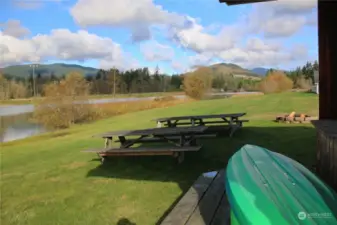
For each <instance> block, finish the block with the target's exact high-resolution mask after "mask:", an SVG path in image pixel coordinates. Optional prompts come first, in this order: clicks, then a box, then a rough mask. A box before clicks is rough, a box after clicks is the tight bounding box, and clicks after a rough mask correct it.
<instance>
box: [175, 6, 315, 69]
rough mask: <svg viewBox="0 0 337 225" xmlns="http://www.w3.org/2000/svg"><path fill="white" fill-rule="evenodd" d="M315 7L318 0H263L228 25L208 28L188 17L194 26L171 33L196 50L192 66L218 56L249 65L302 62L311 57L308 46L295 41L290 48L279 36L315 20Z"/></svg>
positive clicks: (296, 30)
mask: <svg viewBox="0 0 337 225" xmlns="http://www.w3.org/2000/svg"><path fill="white" fill-rule="evenodd" d="M315 7H316V1H312V0H308V1H307V2H305V1H303V2H302V1H287V0H281V1H279V2H271V3H260V4H256V5H254V6H253V7H252V8H251V11H250V12H249V13H248V16H245V17H242V18H239V19H238V20H237V21H236V22H235V23H233V24H230V25H227V26H222V27H219V25H218V24H216V25H214V26H212V25H208V26H207V27H208V28H207V27H204V26H203V25H202V24H201V23H200V22H198V21H197V20H196V19H194V18H190V17H188V19H189V21H190V24H191V26H189V27H188V28H182V29H173V30H171V32H172V33H173V35H172V36H173V37H174V40H175V41H176V42H178V45H179V46H183V47H184V48H186V49H188V50H191V51H193V52H195V53H196V55H195V56H193V57H191V58H190V59H189V63H188V64H189V66H193V65H198V64H199V65H207V64H210V63H212V62H214V60H216V59H221V60H223V61H225V62H232V63H237V64H239V65H242V66H247V67H256V66H274V65H275V66H277V65H279V66H281V65H285V64H291V63H296V62H300V61H301V63H302V61H303V60H306V59H308V57H309V54H308V49H307V47H306V46H302V45H296V44H294V45H293V46H292V47H291V48H287V47H285V46H283V45H282V39H280V38H281V37H289V36H291V35H293V34H295V33H297V32H298V31H299V30H301V29H302V27H304V26H305V25H311V24H312V23H314V20H313V18H314V17H313V15H314V14H315V13H313V9H314V8H315ZM213 27H218V28H219V32H218V33H217V34H214V29H211V31H213V32H212V34H211V33H210V32H209V29H210V28H213ZM257 36H259V37H260V38H258V37H257ZM266 38H267V39H266ZM270 38H278V39H270ZM176 67H178V66H176Z"/></svg>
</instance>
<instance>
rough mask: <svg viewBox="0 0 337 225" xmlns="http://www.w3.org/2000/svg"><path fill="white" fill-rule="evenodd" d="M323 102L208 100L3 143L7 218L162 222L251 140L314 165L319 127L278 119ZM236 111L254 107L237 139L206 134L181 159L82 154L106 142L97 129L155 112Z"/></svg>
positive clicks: (306, 98)
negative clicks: (105, 160)
mask: <svg viewBox="0 0 337 225" xmlns="http://www.w3.org/2000/svg"><path fill="white" fill-rule="evenodd" d="M317 108H318V98H317V96H316V95H312V94H307V93H285V94H275V95H265V96H246V97H240V98H228V99H216V100H205V101H198V102H191V103H186V104H184V105H178V106H173V107H169V108H160V109H152V110H146V111H141V112H135V113H129V114H124V115H120V116H115V117H112V118H109V119H104V120H100V121H98V122H95V123H92V124H86V125H77V126H74V127H72V128H71V129H67V130H62V131H58V132H54V133H49V134H44V135H41V136H37V137H32V138H29V139H25V140H21V141H16V142H12V143H7V144H2V145H0V147H1V222H2V224H6V225H11V224H13V225H14V224H15V225H23V224H25V225H27V224H31V225H56V224H62V225H64V224H65V225H70V224H71V225H85V224H88V225H89V224H90V225H91V224H95V225H107V224H118V221H120V222H121V221H122V220H126V219H127V220H128V221H130V222H132V223H134V224H137V225H143V224H144V225H150V224H156V223H158V221H160V220H161V218H162V217H163V216H165V214H166V213H167V211H168V210H169V209H170V207H172V205H173V204H174V203H175V202H176V201H177V200H178V199H179V197H180V196H181V195H182V194H183V193H184V192H185V191H186V190H187V189H188V188H189V187H190V186H191V184H192V183H193V181H194V180H195V179H196V178H197V177H198V176H199V175H200V174H201V173H202V172H206V171H213V170H219V169H222V168H224V167H225V166H226V163H227V161H228V159H229V157H230V156H231V155H232V154H233V153H234V152H235V151H237V150H238V149H239V148H240V147H241V146H243V145H244V144H256V145H260V146H263V147H266V148H269V149H270V150H273V151H277V152H280V153H283V154H285V155H288V156H290V157H292V158H294V159H295V160H298V161H300V162H301V163H303V164H304V165H305V166H307V167H310V166H311V165H312V164H313V163H314V160H315V143H316V141H315V130H314V129H313V127H312V126H311V125H310V124H306V125H304V124H303V125H300V124H277V123H275V122H272V121H271V120H272V119H274V118H275V116H276V115H279V114H283V113H289V112H291V111H296V112H299V113H308V114H312V115H317ZM235 112H247V116H246V117H247V119H250V122H249V123H247V124H245V125H244V128H243V129H242V130H241V131H238V132H237V133H236V134H235V135H234V137H233V138H228V137H222V138H217V139H204V140H201V141H200V142H201V143H202V144H203V145H204V148H203V149H202V150H201V151H200V152H197V153H189V154H187V155H186V156H185V161H184V163H182V164H180V165H177V164H176V161H175V160H174V159H173V158H171V157H168V156H158V157H155V156H154V157H146V156H145V157H128V158H113V159H112V160H111V162H109V164H106V165H104V166H101V165H100V162H99V161H98V160H97V156H96V155H95V154H91V153H83V152H81V150H84V149H87V148H97V147H103V140H100V139H97V138H92V137H91V136H92V135H94V134H98V133H102V132H106V131H111V130H119V129H135V128H147V127H155V123H154V122H153V121H151V119H153V118H156V117H164V116H174V115H191V114H212V113H214V114H215V113H235ZM119 224H123V223H119ZM124 224H128V223H124ZM130 224H131V223H130Z"/></svg>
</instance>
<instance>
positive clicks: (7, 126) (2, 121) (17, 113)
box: [0, 92, 256, 143]
mask: <svg viewBox="0 0 337 225" xmlns="http://www.w3.org/2000/svg"><path fill="white" fill-rule="evenodd" d="M251 93H252V94H254V93H256V92H251ZM240 94H247V93H246V92H241V93H240ZM215 95H229V96H230V95H232V93H221V94H215ZM175 97H176V98H185V96H184V95H177V96H175ZM154 98H155V97H146V98H117V99H113V98H111V99H92V100H90V102H89V103H90V104H103V103H111V102H127V101H139V100H151V99H154ZM33 111H34V105H29V104H27V105H0V143H1V142H8V141H14V140H18V139H23V138H26V137H30V136H33V135H37V134H41V133H44V132H47V129H45V128H44V127H43V126H41V125H39V124H35V123H33V122H32V121H31V116H32V112H33Z"/></svg>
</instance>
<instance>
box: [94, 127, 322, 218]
mask: <svg viewBox="0 0 337 225" xmlns="http://www.w3.org/2000/svg"><path fill="white" fill-rule="evenodd" d="M315 134H316V133H315V129H314V128H313V127H312V126H303V125H274V127H244V128H242V130H240V131H237V132H236V133H235V134H234V136H233V137H232V138H229V137H221V138H213V139H201V140H199V142H200V144H202V145H203V148H202V149H201V150H200V151H199V152H192V153H187V154H186V155H185V161H184V162H183V163H182V164H177V163H176V161H175V159H173V158H171V157H167V156H143V157H116V158H111V162H108V163H107V164H105V165H100V164H99V165H98V166H97V167H96V168H94V169H93V170H91V171H89V172H88V174H87V176H88V177H106V178H118V179H131V180H147V181H160V182H175V183H177V184H178V185H179V187H180V189H181V190H182V192H183V193H185V192H186V191H187V190H188V189H189V187H190V186H191V185H192V184H193V182H194V181H195V180H196V179H197V178H198V177H199V175H200V174H201V173H205V172H210V171H217V170H220V169H223V168H225V167H226V165H227V162H228V159H229V158H230V157H231V156H232V155H233V154H234V153H235V152H236V151H237V150H239V149H240V148H241V147H242V146H243V145H245V144H252V145H258V146H261V147H264V148H267V149H269V150H271V151H275V152H278V153H281V154H284V155H286V156H288V157H290V158H292V159H294V160H297V161H298V162H300V163H301V164H303V165H304V166H306V167H307V168H309V169H311V168H312V166H313V164H314V162H315V145H316V135H315ZM93 157H95V156H94V155H93ZM181 197H182V196H179V198H177V199H176V200H175V201H174V202H172V206H171V207H170V208H169V209H167V211H166V212H164V213H163V216H162V217H161V218H160V219H159V220H158V222H157V224H160V223H161V221H162V220H163V219H164V218H165V217H166V215H167V214H168V213H169V212H170V211H171V209H172V208H173V207H174V206H175V204H176V203H177V202H178V201H179V200H180V198H181ZM200 211H201V214H203V211H205V212H206V211H207V209H200Z"/></svg>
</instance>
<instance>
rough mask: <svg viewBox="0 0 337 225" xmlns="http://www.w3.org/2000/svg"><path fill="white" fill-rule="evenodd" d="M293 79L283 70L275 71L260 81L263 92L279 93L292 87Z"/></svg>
mask: <svg viewBox="0 0 337 225" xmlns="http://www.w3.org/2000/svg"><path fill="white" fill-rule="evenodd" d="M292 87H293V81H292V80H291V79H290V78H289V77H287V76H286V75H285V73H283V72H281V71H273V72H270V73H269V74H268V76H266V77H265V78H264V79H263V80H262V81H261V83H260V90H261V91H262V92H263V93H278V92H284V91H287V90H290V89H292Z"/></svg>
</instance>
